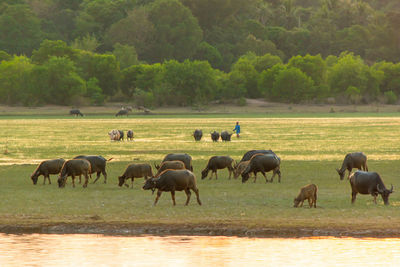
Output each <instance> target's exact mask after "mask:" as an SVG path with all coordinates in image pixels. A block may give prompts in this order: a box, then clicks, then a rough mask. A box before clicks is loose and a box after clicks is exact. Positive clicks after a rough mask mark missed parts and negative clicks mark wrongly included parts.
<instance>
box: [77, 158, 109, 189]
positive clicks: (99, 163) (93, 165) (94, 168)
mask: <svg viewBox="0 0 400 267" xmlns="http://www.w3.org/2000/svg"><path fill="white" fill-rule="evenodd" d="M74 159H86V160H87V161H89V162H90V169H91V171H90V173H91V174H92V173H97V177H96V179H95V180H94V181H93V183H95V182H97V180H99V178H100V173H102V174H103V176H104V183H107V173H106V163H107V161H110V160H112V159H113V158H110V159H105V158H103V157H102V156H85V155H80V156H76V157H75V158H74ZM79 180H80V177H79Z"/></svg>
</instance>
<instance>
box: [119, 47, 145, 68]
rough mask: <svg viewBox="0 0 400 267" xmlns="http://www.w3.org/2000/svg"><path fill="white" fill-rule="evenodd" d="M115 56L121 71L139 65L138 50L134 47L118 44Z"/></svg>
mask: <svg viewBox="0 0 400 267" xmlns="http://www.w3.org/2000/svg"><path fill="white" fill-rule="evenodd" d="M113 55H114V56H115V58H116V59H117V61H118V62H119V66H120V68H121V69H125V68H127V67H130V66H132V65H136V64H139V61H138V58H137V53H136V49H135V47H133V46H129V45H121V44H119V43H116V44H115V45H114V51H113Z"/></svg>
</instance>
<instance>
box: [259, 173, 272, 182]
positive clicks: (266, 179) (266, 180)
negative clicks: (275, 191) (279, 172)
mask: <svg viewBox="0 0 400 267" xmlns="http://www.w3.org/2000/svg"><path fill="white" fill-rule="evenodd" d="M261 174H262V175H263V176H264V178H265V182H266V183H268V178H267V176H266V175H265V172H264V171H261ZM271 182H272V180H271Z"/></svg>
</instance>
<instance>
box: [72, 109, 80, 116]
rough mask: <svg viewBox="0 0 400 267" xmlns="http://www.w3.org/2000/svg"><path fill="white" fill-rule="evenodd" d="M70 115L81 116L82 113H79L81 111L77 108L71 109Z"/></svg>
mask: <svg viewBox="0 0 400 267" xmlns="http://www.w3.org/2000/svg"><path fill="white" fill-rule="evenodd" d="M69 114H70V115H74V116H75V117H78V116H81V117H83V114H82V113H81V111H80V110H79V109H71V110H70V111H69Z"/></svg>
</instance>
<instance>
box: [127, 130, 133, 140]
mask: <svg viewBox="0 0 400 267" xmlns="http://www.w3.org/2000/svg"><path fill="white" fill-rule="evenodd" d="M126 140H130V141H132V140H133V131H132V130H128V131H127V132H126Z"/></svg>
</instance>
